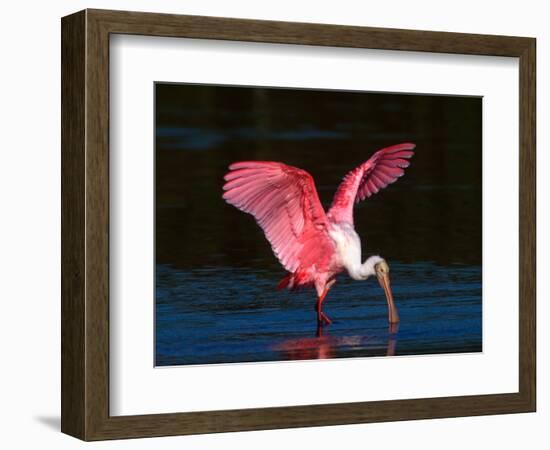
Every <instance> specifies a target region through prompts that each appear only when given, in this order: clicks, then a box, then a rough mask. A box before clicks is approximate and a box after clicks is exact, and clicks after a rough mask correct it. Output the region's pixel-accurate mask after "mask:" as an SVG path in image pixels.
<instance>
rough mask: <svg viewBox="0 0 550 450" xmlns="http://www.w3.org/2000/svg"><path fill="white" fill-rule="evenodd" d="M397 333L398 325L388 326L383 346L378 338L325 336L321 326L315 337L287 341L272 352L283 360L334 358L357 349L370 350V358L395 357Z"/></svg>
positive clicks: (367, 336) (373, 336)
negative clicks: (280, 355)
mask: <svg viewBox="0 0 550 450" xmlns="http://www.w3.org/2000/svg"><path fill="white" fill-rule="evenodd" d="M398 331H399V324H397V323H394V324H390V325H389V328H388V338H387V342H386V345H384V344H383V342H382V341H381V339H380V337H379V336H375V335H370V336H369V335H364V336H331V335H329V334H326V332H325V331H324V329H323V327H322V326H318V327H317V331H316V334H315V337H310V338H301V339H289V340H287V341H285V342H282V343H281V344H278V345H276V346H275V348H274V350H276V351H279V352H281V353H282V357H283V358H284V359H290V360H304V359H328V358H335V357H338V356H339V355H338V353H343V354H346V353H348V352H350V351H353V350H354V349H357V348H361V349H363V350H364V349H369V350H371V351H372V354H371V355H370V356H382V355H384V354H385V355H386V356H395V354H396V348H397V333H398ZM341 356H343V355H341ZM346 356H350V355H349V354H348V355H346Z"/></svg>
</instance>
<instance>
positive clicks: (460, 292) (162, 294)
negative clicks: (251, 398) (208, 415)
mask: <svg viewBox="0 0 550 450" xmlns="http://www.w3.org/2000/svg"><path fill="white" fill-rule="evenodd" d="M391 275H392V286H393V291H394V296H395V301H396V303H397V306H398V308H399V314H400V317H401V323H400V324H399V326H398V329H394V330H390V329H389V326H388V319H387V306H386V301H385V297H384V293H383V291H382V289H381V288H380V287H379V286H378V283H377V282H376V281H375V280H368V281H364V282H358V281H353V280H351V279H349V278H347V277H346V276H342V277H341V278H340V279H339V281H338V282H337V283H336V285H335V286H334V287H333V289H332V290H331V291H330V293H329V295H328V296H327V299H326V302H325V312H326V313H327V314H328V315H329V317H331V319H332V320H333V324H332V325H330V326H325V327H324V328H323V331H322V335H321V336H318V330H317V327H316V314H315V312H314V309H313V306H314V304H315V294H314V291H313V290H303V291H299V292H288V291H277V290H276V285H277V278H275V277H274V276H273V274H272V273H268V272H267V271H261V270H255V269H253V268H240V269H237V268H231V267H205V268H201V269H195V270H192V271H184V270H178V269H175V268H174V267H171V266H167V265H160V266H159V267H158V269H157V306H156V323H157V328H156V330H157V333H156V339H157V341H156V348H157V354H156V364H157V365H177V364H206V363H227V362H235V361H273V360H288V359H317V358H327V357H333V358H334V357H362V356H382V355H388V354H389V355H412V354H416V355H418V354H433V353H453V352H477V351H481V284H480V277H481V270H480V268H479V267H472V266H461V265H453V266H447V267H439V266H436V265H434V264H432V263H416V264H401V263H393V264H392V267H391Z"/></svg>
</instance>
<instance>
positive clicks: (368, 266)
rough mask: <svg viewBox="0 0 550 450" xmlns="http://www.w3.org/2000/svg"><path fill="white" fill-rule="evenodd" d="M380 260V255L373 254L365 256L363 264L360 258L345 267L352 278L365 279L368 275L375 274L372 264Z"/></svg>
mask: <svg viewBox="0 0 550 450" xmlns="http://www.w3.org/2000/svg"><path fill="white" fill-rule="evenodd" d="M382 261H383V259H382V258H381V257H380V256H378V255H374V256H370V257H369V258H367V260H366V261H365V262H364V263H363V264H361V261H360V260H359V261H357V262H356V263H354V264H350V265H349V266H348V268H347V269H348V273H349V276H350V277H351V278H353V279H354V280H366V279H367V278H368V277H370V276H372V275H375V274H376V270H375V268H374V266H376V264H378V263H379V262H382Z"/></svg>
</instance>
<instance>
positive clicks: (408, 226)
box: [154, 82, 482, 366]
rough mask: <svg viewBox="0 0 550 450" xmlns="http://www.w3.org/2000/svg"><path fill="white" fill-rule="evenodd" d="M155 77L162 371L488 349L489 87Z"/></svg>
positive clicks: (157, 323) (157, 325) (159, 356)
mask: <svg viewBox="0 0 550 450" xmlns="http://www.w3.org/2000/svg"><path fill="white" fill-rule="evenodd" d="M154 89H155V319H154V320H155V365H156V366H177V365H191V364H218V363H242V362H262V361H288V360H308V359H324V358H344V357H345V358H351V357H373V356H379V357H381V356H402V355H430V354H448V353H469V352H480V351H482V266H481V261H482V228H481V225H482V98H480V97H468V96H446V95H433V94H413V93H411V94H396V93H382V92H362V91H361V92H359V91H339V90H316V89H295V88H292V89H291V88H269V87H248V86H246V87H245V86H218V85H202V84H178V83H163V82H158V83H156V84H155V87H154Z"/></svg>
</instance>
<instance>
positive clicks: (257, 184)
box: [223, 161, 333, 272]
mask: <svg viewBox="0 0 550 450" xmlns="http://www.w3.org/2000/svg"><path fill="white" fill-rule="evenodd" d="M224 178H225V181H226V183H225V185H224V187H223V189H224V191H225V192H224V194H223V198H224V199H225V201H226V202H227V203H229V204H231V205H233V206H235V207H237V208H238V209H240V210H241V211H244V212H246V213H249V214H251V215H252V216H254V218H255V219H256V222H257V223H258V225H259V226H260V227H261V228H262V230H263V231H264V233H265V236H266V238H267V240H268V241H269V243H270V244H271V248H272V250H273V253H274V254H275V255H276V256H277V258H278V259H279V261H280V262H281V264H282V265H283V266H284V268H285V269H286V270H288V271H289V272H295V271H296V270H298V269H299V268H307V267H308V266H311V265H312V264H318V265H322V261H326V260H327V257H329V256H330V255H327V253H328V252H327V249H328V250H330V249H331V246H333V244H332V241H331V240H330V238H329V236H328V230H327V228H328V220H327V216H326V214H325V211H324V209H323V207H322V205H321V202H320V200H319V196H318V194H317V190H316V189H315V184H314V182H313V178H312V177H311V175H310V174H309V173H307V172H306V171H304V170H301V169H298V168H296V167H292V166H287V165H286V164H282V163H277V162H266V161H244V162H237V163H233V164H231V165H230V166H229V172H228V173H227V174H226V175H225V177H224ZM314 242H315V245H313V243H314Z"/></svg>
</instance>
